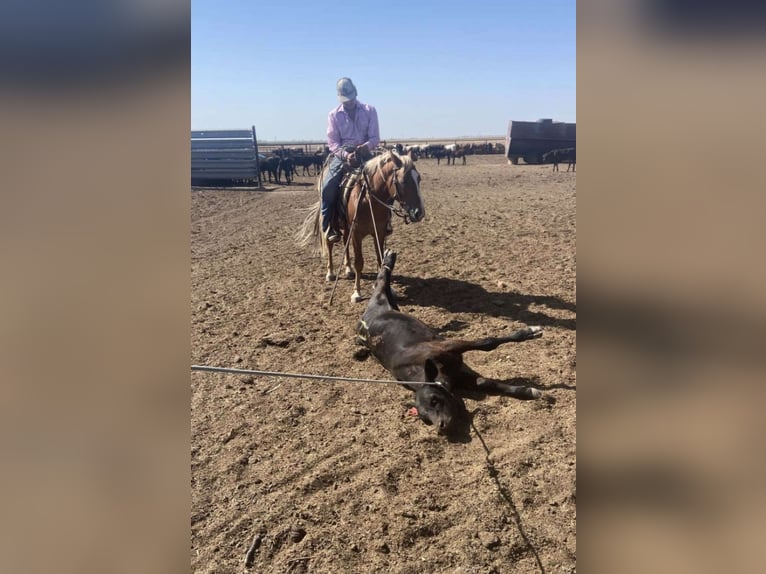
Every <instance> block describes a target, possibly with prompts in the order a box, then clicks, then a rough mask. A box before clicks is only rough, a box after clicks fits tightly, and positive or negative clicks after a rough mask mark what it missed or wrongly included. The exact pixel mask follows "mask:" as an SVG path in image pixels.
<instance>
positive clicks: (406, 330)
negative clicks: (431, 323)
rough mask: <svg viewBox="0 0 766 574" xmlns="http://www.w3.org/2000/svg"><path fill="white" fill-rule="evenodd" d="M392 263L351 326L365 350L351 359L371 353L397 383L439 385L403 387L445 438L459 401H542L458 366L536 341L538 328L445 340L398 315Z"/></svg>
mask: <svg viewBox="0 0 766 574" xmlns="http://www.w3.org/2000/svg"><path fill="white" fill-rule="evenodd" d="M395 263H396V253H395V252H393V251H390V250H386V252H385V254H384V258H383V265H382V266H381V268H380V271H379V272H378V276H377V280H376V282H375V288H374V291H373V293H372V296H371V297H370V301H369V303H368V305H367V309H366V310H365V312H364V315H362V318H361V320H359V322H358V323H357V326H356V332H357V338H356V342H357V344H359V345H362V346H363V347H364V349H361V350H360V351H358V352H357V353H356V354H355V355H354V356H355V358H357V359H359V360H364V359H366V358H367V356H369V355H370V354H372V355H373V356H374V357H375V358H376V359H378V361H379V362H380V363H381V365H383V367H385V368H386V370H388V371H389V372H390V373H391V374H392V375H393V376H394V378H396V380H398V381H411V382H420V381H422V382H437V383H439V384H436V385H434V384H432V385H407V384H404V386H405V387H407V388H409V389H410V390H412V391H414V392H415V406H416V409H417V414H418V417H419V418H420V419H421V420H422V421H423V422H425V423H426V424H428V425H430V424H435V425H436V427H437V429H438V430H439V432H440V433H444V434H449V433H450V432H451V431H452V430H454V428H455V427H456V426H457V424H458V421H459V418H460V415H461V413H462V412H463V411H464V409H465V407H464V405H463V402H462V400H461V398H460V397H462V396H470V395H471V394H476V393H480V394H498V395H507V396H511V397H515V398H517V399H537V398H540V397H541V396H542V393H541V392H540V391H539V390H537V389H533V388H531V387H525V386H515V385H510V384H507V383H504V382H502V381H496V380H491V379H485V378H483V377H481V376H480V375H479V374H478V373H476V372H475V371H473V370H472V369H471V368H470V367H468V366H467V365H466V364H465V363H463V353H465V352H466V351H474V350H476V351H491V350H493V349H496V348H497V347H498V346H499V345H502V344H503V343H511V342H521V341H526V340H528V339H535V338H537V337H540V336H542V334H543V330H542V328H541V327H528V328H526V329H521V330H519V331H515V332H514V333H511V334H510V335H508V336H506V337H487V338H485V339H478V340H475V341H468V340H463V339H445V338H444V337H442V336H440V335H439V334H438V333H436V332H435V331H433V330H432V329H431V328H430V327H428V326H427V325H426V324H425V323H423V322H422V321H420V320H418V319H416V318H415V317H412V316H411V315H407V314H405V313H402V312H401V311H399V307H398V306H397V304H396V300H395V298H394V294H393V292H392V291H391V272H392V271H393V269H394V264H395Z"/></svg>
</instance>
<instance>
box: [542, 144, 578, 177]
mask: <svg viewBox="0 0 766 574" xmlns="http://www.w3.org/2000/svg"><path fill="white" fill-rule="evenodd" d="M543 162H545V163H552V164H553V169H552V171H559V163H564V162H567V171H569V168H572V171H577V150H576V148H573V147H567V148H562V149H554V150H551V151H549V152H546V153H544V154H543Z"/></svg>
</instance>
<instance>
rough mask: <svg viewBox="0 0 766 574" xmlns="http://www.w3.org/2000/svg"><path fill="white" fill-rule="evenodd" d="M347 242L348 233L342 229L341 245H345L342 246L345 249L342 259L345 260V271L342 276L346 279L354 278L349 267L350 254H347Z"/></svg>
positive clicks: (352, 271)
mask: <svg viewBox="0 0 766 574" xmlns="http://www.w3.org/2000/svg"><path fill="white" fill-rule="evenodd" d="M349 243H350V242H349V240H348V233H347V232H345V231H344V232H343V245H345V248H344V249H345V251H344V253H345V259H344V261H345V262H346V273H345V275H344V277H345V278H346V279H353V278H354V270H353V269H351V256H350V255H349V251H348V249H349Z"/></svg>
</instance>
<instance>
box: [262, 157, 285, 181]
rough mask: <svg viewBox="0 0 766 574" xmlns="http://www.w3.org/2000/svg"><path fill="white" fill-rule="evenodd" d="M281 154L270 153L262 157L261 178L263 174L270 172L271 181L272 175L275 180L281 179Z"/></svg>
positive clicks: (270, 179)
mask: <svg viewBox="0 0 766 574" xmlns="http://www.w3.org/2000/svg"><path fill="white" fill-rule="evenodd" d="M279 160H280V158H279V156H276V155H270V156H267V157H265V158H262V159H261V160H260V161H259V166H260V168H261V178H263V174H264V173H266V174H268V178H269V182H271V181H272V177H273V178H274V181H275V182H278V181H279Z"/></svg>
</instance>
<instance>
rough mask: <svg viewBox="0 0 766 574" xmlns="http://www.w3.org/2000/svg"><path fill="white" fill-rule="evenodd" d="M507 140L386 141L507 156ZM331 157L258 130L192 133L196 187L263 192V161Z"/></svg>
mask: <svg viewBox="0 0 766 574" xmlns="http://www.w3.org/2000/svg"><path fill="white" fill-rule="evenodd" d="M504 140H505V138H504V137H503V136H496V137H457V138H417V139H416V138H404V139H394V140H386V141H382V142H381V144H383V145H386V146H393V145H396V144H402V146H404V147H407V146H412V145H420V146H424V147H425V146H428V145H446V144H451V143H457V144H459V145H461V146H464V147H466V148H467V153H476V154H480V153H481V154H484V153H490V154H492V153H504V152H505V150H504V147H505V146H504ZM323 153H324V154H326V153H327V144H326V142H325V141H323V140H304V141H272V142H269V143H266V142H259V141H258V138H257V136H256V131H255V126H253V127H252V128H250V129H245V130H236V129H231V130H196V131H192V132H191V184H192V186H257V187H258V188H261V187H262V186H263V181H262V179H261V166H260V160H262V159H264V158H266V157H268V156H271V155H273V154H279V155H292V156H296V155H310V156H315V155H318V154H323Z"/></svg>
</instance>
